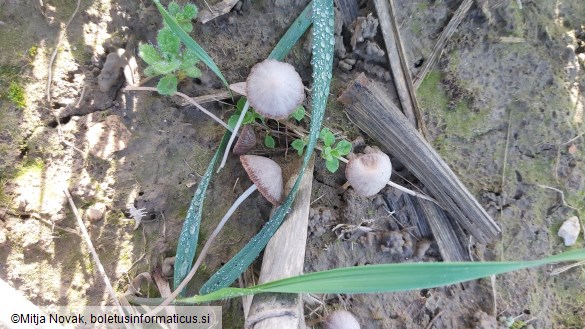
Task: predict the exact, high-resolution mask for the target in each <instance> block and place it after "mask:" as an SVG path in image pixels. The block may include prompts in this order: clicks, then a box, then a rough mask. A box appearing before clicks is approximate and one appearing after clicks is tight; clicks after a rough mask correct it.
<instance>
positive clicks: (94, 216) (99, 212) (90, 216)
mask: <svg viewBox="0 0 585 329" xmlns="http://www.w3.org/2000/svg"><path fill="white" fill-rule="evenodd" d="M106 210H107V206H106V205H105V204H103V203H96V204H94V205H93V206H91V207H89V208H88V209H87V210H86V211H85V219H87V220H88V221H90V222H97V221H100V220H102V219H103V218H104V215H105V213H106Z"/></svg>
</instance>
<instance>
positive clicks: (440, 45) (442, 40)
mask: <svg viewBox="0 0 585 329" xmlns="http://www.w3.org/2000/svg"><path fill="white" fill-rule="evenodd" d="M472 3H473V0H463V2H462V3H461V5H460V6H459V8H457V11H455V14H453V17H451V20H450V21H449V23H448V24H447V27H445V29H444V30H443V32H442V33H441V35H440V36H439V39H438V40H437V43H435V47H433V50H432V51H431V56H429V59H427V60H426V61H425V62H424V64H423V66H422V68H421V69H420V71H419V72H418V74H417V75H416V78H414V81H413V83H414V88H415V89H418V87H420V84H421V83H422V82H423V80H424V79H425V76H426V75H427V73H428V72H429V70H430V69H431V67H432V66H433V65H435V63H436V62H437V61H438V60H439V58H440V57H441V54H442V53H443V49H445V45H446V44H447V41H449V39H450V38H451V36H452V35H453V33H455V31H456V30H457V27H458V26H459V24H461V21H462V20H463V18H464V17H465V15H467V12H468V11H469V8H471V5H472Z"/></svg>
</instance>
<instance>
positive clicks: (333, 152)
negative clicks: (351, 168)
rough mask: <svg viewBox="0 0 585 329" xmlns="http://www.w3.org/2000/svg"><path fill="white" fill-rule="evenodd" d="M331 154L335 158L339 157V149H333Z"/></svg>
mask: <svg viewBox="0 0 585 329" xmlns="http://www.w3.org/2000/svg"><path fill="white" fill-rule="evenodd" d="M331 156H332V157H333V158H335V159H339V157H340V155H339V151H338V150H337V149H335V148H334V149H331Z"/></svg>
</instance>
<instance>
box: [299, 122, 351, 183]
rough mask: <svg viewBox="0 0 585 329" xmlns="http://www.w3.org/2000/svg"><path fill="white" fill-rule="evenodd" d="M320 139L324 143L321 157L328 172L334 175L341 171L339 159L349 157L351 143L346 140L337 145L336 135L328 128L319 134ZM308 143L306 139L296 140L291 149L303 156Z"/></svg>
mask: <svg viewBox="0 0 585 329" xmlns="http://www.w3.org/2000/svg"><path fill="white" fill-rule="evenodd" d="M319 139H320V140H321V142H322V143H323V150H322V151H321V157H322V158H323V159H325V167H327V170H329V171H330V172H332V173H334V172H336V171H337V169H339V158H341V157H342V156H344V155H348V154H349V152H350V151H351V143H350V142H348V141H346V140H345V139H342V140H340V141H339V142H337V143H335V134H333V133H332V132H331V130H329V129H328V128H323V129H321V131H320V132H319ZM306 145H307V141H306V140H305V139H295V140H294V141H293V142H292V143H291V145H290V146H291V147H292V148H294V149H295V150H297V152H298V153H299V156H301V155H302V154H303V151H304V149H305V146H306Z"/></svg>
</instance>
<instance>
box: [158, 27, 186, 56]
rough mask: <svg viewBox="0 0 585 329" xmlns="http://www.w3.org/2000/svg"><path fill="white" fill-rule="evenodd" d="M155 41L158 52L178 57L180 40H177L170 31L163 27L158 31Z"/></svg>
mask: <svg viewBox="0 0 585 329" xmlns="http://www.w3.org/2000/svg"><path fill="white" fill-rule="evenodd" d="M156 41H157V42H158V48H159V49H160V51H162V52H164V53H167V54H171V55H173V56H175V57H176V56H178V55H179V50H180V49H181V39H179V37H178V36H176V35H175V34H174V33H173V31H171V29H169V28H167V27H165V28H162V29H161V30H160V31H158V35H157V37H156Z"/></svg>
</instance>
